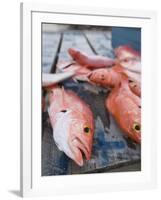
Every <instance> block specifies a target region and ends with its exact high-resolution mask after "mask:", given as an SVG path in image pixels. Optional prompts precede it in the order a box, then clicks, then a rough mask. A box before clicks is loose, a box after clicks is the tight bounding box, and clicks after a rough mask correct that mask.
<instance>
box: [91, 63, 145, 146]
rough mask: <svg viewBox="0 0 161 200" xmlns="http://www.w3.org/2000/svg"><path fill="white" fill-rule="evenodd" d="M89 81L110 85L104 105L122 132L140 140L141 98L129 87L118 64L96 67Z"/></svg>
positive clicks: (125, 76) (137, 140)
mask: <svg viewBox="0 0 161 200" xmlns="http://www.w3.org/2000/svg"><path fill="white" fill-rule="evenodd" d="M89 79H90V81H91V82H93V83H96V84H100V85H102V86H104V87H111V88H112V89H111V93H110V95H109V96H108V97H107V99H106V102H105V105H106V108H107V109H108V110H109V111H110V112H111V113H112V115H113V116H114V118H115V119H116V121H117V123H118V124H119V125H120V127H121V128H122V129H123V130H124V132H125V133H126V134H127V135H128V136H129V137H130V138H131V139H133V140H134V141H135V142H137V143H140V142H141V100H140V97H139V96H137V95H135V94H134V92H132V90H131V89H130V86H129V79H128V76H127V75H126V73H124V71H123V70H122V67H121V66H120V65H116V66H115V67H113V68H111V69H97V70H94V71H93V72H92V73H91V74H90V75H89Z"/></svg>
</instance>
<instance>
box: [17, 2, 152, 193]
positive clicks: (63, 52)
mask: <svg viewBox="0 0 161 200" xmlns="http://www.w3.org/2000/svg"><path fill="white" fill-rule="evenodd" d="M155 23H156V14H155V12H152V11H133V10H117V9H116V10H115V9H108V8H95V7H91V8H87V7H86V8H84V7H79V8H78V7H71V6H70V7H69V6H65V5H64V6H62V5H61V6H60V5H44V4H27V3H25V4H21V194H22V196H40V195H54V194H77V193H90V192H106V191H107V192H108V191H113V190H114V191H118V190H125V189H126V190H133V189H146V188H152V187H154V186H155V184H156V164H155V163H156V156H155V150H156V135H155V132H156V131H155V117H154V116H155V108H153V107H152V103H153V99H155V98H154V97H155V87H154V86H155V80H154V75H155V66H156V64H155V60H156V57H155V56H156V50H155V49H156V47H155V44H156V42H155V38H156V36H155Z"/></svg>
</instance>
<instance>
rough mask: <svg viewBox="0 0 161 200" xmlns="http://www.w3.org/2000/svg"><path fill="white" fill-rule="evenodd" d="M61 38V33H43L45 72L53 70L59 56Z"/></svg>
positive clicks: (43, 63)
mask: <svg viewBox="0 0 161 200" xmlns="http://www.w3.org/2000/svg"><path fill="white" fill-rule="evenodd" d="M60 39H61V34H60V33H54V32H51V33H46V32H45V33H43V35H42V71H43V72H44V73H49V72H51V69H52V65H53V63H54V62H55V59H56V56H57V51H58V47H59V43H60Z"/></svg>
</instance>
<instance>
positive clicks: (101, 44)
mask: <svg viewBox="0 0 161 200" xmlns="http://www.w3.org/2000/svg"><path fill="white" fill-rule="evenodd" d="M84 34H85V37H86V38H87V41H88V42H89V43H90V44H91V45H92V47H93V48H94V50H95V52H96V54H98V55H102V56H108V57H114V55H113V50H112V46H111V39H108V38H107V37H106V36H105V33H104V32H100V31H92V32H91V31H85V32H84Z"/></svg>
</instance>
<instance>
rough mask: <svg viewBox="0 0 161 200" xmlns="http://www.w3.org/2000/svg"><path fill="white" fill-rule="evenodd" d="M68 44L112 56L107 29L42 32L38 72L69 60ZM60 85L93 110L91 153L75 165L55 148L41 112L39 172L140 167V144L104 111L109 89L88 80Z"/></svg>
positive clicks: (128, 169) (46, 116) (118, 169)
mask: <svg viewBox="0 0 161 200" xmlns="http://www.w3.org/2000/svg"><path fill="white" fill-rule="evenodd" d="M69 47H75V48H78V49H80V50H83V51H85V52H86V53H88V54H98V55H103V56H108V57H114V55H113V49H112V46H111V31H110V30H101V31H97V30H92V31H90V30H87V29H86V30H75V29H67V30H63V31H60V32H47V31H44V32H42V72H46V73H55V71H56V65H57V63H59V61H70V60H71V57H70V56H69V55H68V53H67V49H68V48H69ZM63 84H64V87H65V88H68V89H71V90H73V91H75V92H76V93H77V94H78V95H79V96H80V97H81V98H82V99H83V100H84V101H85V102H87V103H88V104H89V105H90V106H91V109H92V111H93V113H94V118H95V133H94V142H93V149H92V157H91V159H90V160H89V161H85V164H84V166H83V167H79V166H77V165H76V164H75V163H74V162H73V161H72V160H71V159H69V158H68V157H67V156H66V155H65V154H64V153H63V152H61V151H59V150H58V148H57V147H56V145H55V142H54V140H53V136H52V132H53V131H52V128H51V125H50V123H49V118H48V113H47V112H44V113H43V115H42V119H43V121H42V175H43V176H49V175H60V174H82V173H96V172H111V171H122V167H123V169H124V170H123V171H132V168H131V167H130V166H131V165H132V164H135V167H134V170H135V171H137V170H141V148H140V145H138V144H136V143H134V142H132V141H131V140H130V139H129V138H126V137H125V134H124V133H123V132H122V130H121V129H120V128H119V126H118V125H117V123H116V122H115V120H114V118H113V117H112V116H111V115H110V113H108V112H107V110H106V108H105V105H104V102H105V98H106V97H107V95H108V93H109V91H108V90H105V89H102V88H98V87H94V86H91V85H89V84H88V83H83V82H82V83H76V82H74V81H73V80H71V79H70V80H67V81H65V82H64V83H63Z"/></svg>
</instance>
